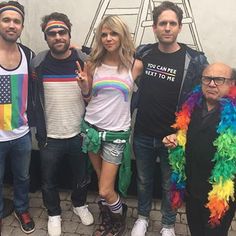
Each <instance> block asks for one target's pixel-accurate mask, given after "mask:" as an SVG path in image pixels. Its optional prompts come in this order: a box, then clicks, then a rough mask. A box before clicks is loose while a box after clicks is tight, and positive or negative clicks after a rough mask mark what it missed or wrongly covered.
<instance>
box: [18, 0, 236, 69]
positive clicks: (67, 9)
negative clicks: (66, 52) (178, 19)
mask: <svg viewBox="0 0 236 236" xmlns="http://www.w3.org/2000/svg"><path fill="white" fill-rule="evenodd" d="M101 1H102V0H101ZM106 1H107V2H109V4H110V5H109V6H111V7H115V8H119V7H124V6H125V7H130V8H131V7H134V6H137V7H139V6H140V3H141V1H143V0H106ZM174 1H178V2H182V1H181V0H174ZM189 1H190V5H191V8H192V14H193V18H194V20H195V23H196V28H197V32H198V37H199V40H200V42H201V46H202V49H203V51H204V52H205V53H206V55H207V57H208V59H209V61H210V62H213V61H223V62H225V63H228V64H229V65H231V66H233V67H236V45H235V39H236V27H235V26H236V14H235V10H236V1H235V0H225V1H221V0H217V1H216V0H189ZM19 2H20V3H22V4H23V5H24V6H25V11H26V20H25V29H24V31H23V34H22V37H21V41H22V43H24V44H25V45H28V46H29V47H30V48H32V49H33V50H34V51H35V52H39V51H41V50H43V49H45V48H47V45H46V43H45V41H44V38H43V33H42V32H41V29H40V21H41V17H42V16H44V15H46V14H50V13H51V12H53V11H58V12H62V13H65V14H67V15H68V16H69V18H70V20H71V22H72V24H73V26H72V41H73V42H74V43H75V44H78V45H83V44H84V41H85V38H86V35H87V33H88V31H89V28H90V25H91V23H92V20H93V18H94V16H95V13H96V10H97V8H98V6H99V4H100V0H64V1H63V0H19ZM144 2H145V1H144ZM146 2H147V1H146ZM125 20H126V21H127V23H128V24H129V27H130V28H131V29H132V28H134V26H135V24H136V20H134V18H132V17H131V16H128V17H127V18H126V19H125ZM190 36H191V34H190V35H187V34H186V33H185V32H184V30H183V32H182V33H181V34H180V35H179V41H182V42H188V37H190ZM153 40H154V38H153V36H148V35H144V42H148V41H150V42H153Z"/></svg>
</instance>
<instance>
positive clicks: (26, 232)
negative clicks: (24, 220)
mask: <svg viewBox="0 0 236 236" xmlns="http://www.w3.org/2000/svg"><path fill="white" fill-rule="evenodd" d="M14 215H15V217H16V219H17V220H18V222H19V223H20V229H21V230H22V231H23V232H24V233H25V234H31V233H33V232H34V231H35V227H34V228H33V229H32V230H30V231H25V230H24V229H23V227H22V225H21V222H20V219H19V218H18V216H17V214H16V213H15V212H14Z"/></svg>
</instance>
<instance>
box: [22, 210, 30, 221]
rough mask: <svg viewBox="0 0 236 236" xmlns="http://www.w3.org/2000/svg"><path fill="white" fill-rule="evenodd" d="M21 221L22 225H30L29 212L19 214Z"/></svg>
mask: <svg viewBox="0 0 236 236" xmlns="http://www.w3.org/2000/svg"><path fill="white" fill-rule="evenodd" d="M21 219H22V221H23V223H24V224H28V223H30V221H31V219H30V215H29V212H24V213H22V214H21Z"/></svg>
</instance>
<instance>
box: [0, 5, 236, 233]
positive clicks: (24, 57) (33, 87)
mask: <svg viewBox="0 0 236 236" xmlns="http://www.w3.org/2000/svg"><path fill="white" fill-rule="evenodd" d="M24 17H25V14H24V7H23V6H22V5H21V4H20V3H18V2H16V1H9V2H2V3H0V65H1V67H0V232H1V225H2V218H3V208H4V206H3V178H4V169H5V160H6V158H7V157H9V158H10V159H11V169H12V173H13V179H14V182H13V186H14V198H13V202H14V209H15V211H14V214H15V216H16V218H17V219H18V221H19V223H20V226H21V229H22V231H23V232H25V233H26V234H29V233H32V232H33V231H34V230H35V224H34V221H33V218H32V217H31V216H30V214H29V211H28V208H29V198H28V192H29V179H30V177H29V165H30V156H31V134H30V127H36V139H37V141H38V146H39V150H40V163H41V177H42V196H43V203H44V205H45V207H46V209H47V213H48V234H49V236H60V235H61V207H60V197H59V192H58V189H57V187H58V175H59V174H60V173H62V171H63V170H62V169H60V164H61V162H62V159H63V158H64V157H65V155H66V158H67V159H68V162H69V164H70V168H71V173H72V175H73V185H72V193H71V201H72V204H73V212H74V213H75V214H76V215H78V217H79V218H80V219H81V222H82V223H83V224H84V225H91V224H93V222H94V218H93V215H92V214H91V212H90V211H89V208H88V205H86V197H87V191H88V184H89V183H90V173H89V171H88V170H89V166H90V165H92V166H93V168H94V170H95V172H96V175H97V180H98V189H99V196H100V199H99V201H98V206H99V209H100V212H101V214H100V215H101V222H100V225H99V227H98V228H97V229H95V232H94V234H93V235H94V236H115V235H116V236H119V235H120V236H121V235H123V234H124V231H125V223H126V214H127V208H128V206H127V205H126V204H124V203H123V202H122V199H121V196H120V195H119V194H123V195H126V193H127V188H128V186H129V182H130V176H131V165H130V161H131V159H130V158H131V152H130V150H131V148H130V133H131V128H130V127H131V115H132V110H131V107H132V108H137V114H136V117H135V126H134V134H133V150H134V154H135V159H136V167H137V190H138V218H137V220H136V221H135V223H134V226H133V228H132V231H131V236H144V235H145V234H146V232H147V229H148V224H149V214H150V211H151V205H152V193H153V184H154V172H155V163H156V159H157V157H159V158H160V166H161V177H162V189H163V191H162V205H161V213H162V222H161V223H162V229H161V235H162V236H175V230H174V225H175V221H176V210H177V208H178V207H180V206H181V203H182V202H183V200H185V201H186V214H187V219H188V224H189V228H190V233H191V235H192V236H199V235H202V236H227V232H228V229H229V227H230V224H231V222H232V219H233V217H234V214H235V209H236V202H235V200H234V199H235V197H236V196H235V190H234V187H235V183H236V181H235V176H236V157H235V147H236V129H235V124H236V90H235V80H236V72H235V70H234V69H232V68H231V67H230V66H228V65H226V64H224V63H220V62H218V63H213V64H210V65H208V62H207V59H206V57H205V55H204V54H203V53H201V52H197V51H196V50H193V49H191V48H189V47H188V46H187V45H185V44H182V43H178V42H177V37H178V34H179V33H180V32H181V28H182V19H183V12H182V10H181V8H179V7H178V6H177V5H176V4H174V3H172V2H169V1H164V2H162V3H161V4H160V5H159V6H157V7H155V8H154V10H153V32H154V34H155V35H156V37H157V39H158V43H153V44H146V45H141V46H139V47H138V48H137V49H136V50H135V46H134V44H133V41H132V38H131V34H130V32H129V29H128V27H127V25H126V24H125V23H124V21H122V20H121V19H120V18H119V17H118V16H106V17H104V18H103V19H102V20H101V22H100V24H99V25H98V27H97V28H96V32H95V40H94V44H93V46H92V48H91V49H89V51H90V53H89V55H88V54H86V53H84V52H82V51H81V50H80V49H77V48H75V47H71V42H70V38H71V26H72V24H71V22H70V20H69V18H68V17H67V16H66V15H65V14H63V13H58V12H53V13H51V14H49V15H46V16H44V17H43V18H42V23H41V29H42V32H43V34H44V39H45V40H46V42H47V45H48V47H49V49H48V50H46V51H43V52H40V53H39V54H38V55H36V56H35V55H34V53H33V51H32V50H30V49H29V48H27V47H26V46H24V45H22V44H19V43H17V39H18V38H19V37H20V35H21V32H22V30H23V26H24ZM134 83H136V84H137V85H138V91H137V92H136V93H133V88H134ZM131 98H132V100H131ZM131 101H132V102H133V105H132V106H131ZM117 176H119V180H118V190H116V187H115V183H116V178H117ZM0 234H1V233H0Z"/></svg>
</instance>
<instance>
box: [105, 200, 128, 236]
mask: <svg viewBox="0 0 236 236" xmlns="http://www.w3.org/2000/svg"><path fill="white" fill-rule="evenodd" d="M127 210H128V207H127V205H126V204H122V212H123V213H122V215H121V214H119V213H113V212H111V218H112V228H111V230H110V231H109V232H108V234H106V235H107V236H122V235H123V234H124V231H125V227H126V215H127Z"/></svg>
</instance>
